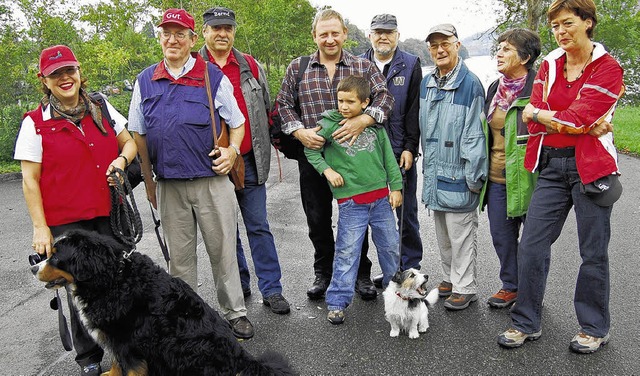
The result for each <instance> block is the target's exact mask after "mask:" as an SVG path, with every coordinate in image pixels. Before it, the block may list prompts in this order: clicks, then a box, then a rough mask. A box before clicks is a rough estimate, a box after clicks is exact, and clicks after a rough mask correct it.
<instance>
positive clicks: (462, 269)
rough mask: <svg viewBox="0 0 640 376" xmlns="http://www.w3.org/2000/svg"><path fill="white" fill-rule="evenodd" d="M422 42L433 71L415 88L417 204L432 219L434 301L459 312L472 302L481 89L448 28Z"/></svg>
mask: <svg viewBox="0 0 640 376" xmlns="http://www.w3.org/2000/svg"><path fill="white" fill-rule="evenodd" d="M426 41H427V43H428V44H429V53H430V54H431V59H432V60H433V61H434V63H435V64H436V68H435V69H434V71H433V72H432V73H430V74H428V75H427V76H425V77H424V79H423V80H422V84H421V86H420V117H419V122H420V133H421V136H420V137H421V140H422V151H423V154H424V160H423V168H422V173H423V176H424V180H423V191H422V202H423V203H424V204H425V205H426V206H427V209H429V210H433V218H434V220H435V229H436V238H437V239H438V248H439V249H440V260H441V263H442V271H443V274H444V278H443V281H442V282H441V283H440V285H439V286H438V289H439V293H440V296H448V298H447V299H446V300H445V302H444V306H445V307H446V308H448V309H452V310H461V309H465V308H467V307H468V306H469V304H470V303H471V302H474V301H476V300H478V297H477V296H476V293H477V289H478V286H477V282H476V249H477V239H476V238H477V230H478V212H477V208H478V203H479V197H480V195H479V194H480V190H481V189H482V185H483V183H484V180H485V179H486V176H487V168H488V162H487V150H486V138H485V134H484V131H483V128H482V121H483V119H484V114H483V105H484V89H483V87H482V84H481V83H480V80H478V77H476V76H475V75H474V74H473V73H471V71H469V68H467V66H466V65H465V64H464V62H463V61H462V59H461V58H460V57H459V55H458V52H459V50H460V46H461V45H460V41H459V40H458V33H457V31H456V29H455V27H453V25H451V24H441V25H437V26H434V27H433V28H432V29H431V30H430V31H429V35H428V36H427V40H426Z"/></svg>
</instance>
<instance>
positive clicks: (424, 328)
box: [418, 325, 429, 333]
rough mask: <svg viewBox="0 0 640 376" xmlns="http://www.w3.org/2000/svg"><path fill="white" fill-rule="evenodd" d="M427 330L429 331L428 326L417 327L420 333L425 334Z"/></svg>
mask: <svg viewBox="0 0 640 376" xmlns="http://www.w3.org/2000/svg"><path fill="white" fill-rule="evenodd" d="M427 329H429V325H427V326H424V327H423V326H420V327H418V331H419V332H420V333H426V332H427Z"/></svg>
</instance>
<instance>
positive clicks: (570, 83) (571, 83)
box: [562, 45, 596, 88]
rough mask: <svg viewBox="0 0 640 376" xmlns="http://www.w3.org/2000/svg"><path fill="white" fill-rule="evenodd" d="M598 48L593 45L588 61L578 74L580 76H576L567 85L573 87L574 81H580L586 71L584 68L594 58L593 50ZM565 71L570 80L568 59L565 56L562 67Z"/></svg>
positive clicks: (567, 78)
mask: <svg viewBox="0 0 640 376" xmlns="http://www.w3.org/2000/svg"><path fill="white" fill-rule="evenodd" d="M595 49H596V46H595V45H593V47H592V48H591V52H590V53H589V58H588V59H587V61H585V62H584V65H583V66H582V69H580V74H578V76H577V77H576V78H574V79H573V81H571V82H569V83H567V87H568V88H571V86H573V83H574V82H576V81H578V79H579V78H580V77H582V74H583V73H584V69H585V68H586V67H587V65H588V64H589V63H590V62H591V59H593V50H595ZM562 69H563V71H564V78H565V79H566V80H567V81H569V76H568V75H567V59H566V58H565V60H564V66H563V67H562Z"/></svg>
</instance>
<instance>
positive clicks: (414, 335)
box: [409, 330, 420, 339]
mask: <svg viewBox="0 0 640 376" xmlns="http://www.w3.org/2000/svg"><path fill="white" fill-rule="evenodd" d="M419 337H420V333H418V331H417V330H412V331H410V332H409V338H411V339H416V338H419Z"/></svg>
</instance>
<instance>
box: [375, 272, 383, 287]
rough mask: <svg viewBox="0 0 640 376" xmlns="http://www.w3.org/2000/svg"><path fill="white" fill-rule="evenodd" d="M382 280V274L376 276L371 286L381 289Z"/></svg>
mask: <svg viewBox="0 0 640 376" xmlns="http://www.w3.org/2000/svg"><path fill="white" fill-rule="evenodd" d="M383 279H384V275H383V274H382V273H380V274H378V275H377V276H375V277H373V285H374V286H376V288H379V289H381V288H382V280H383Z"/></svg>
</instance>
